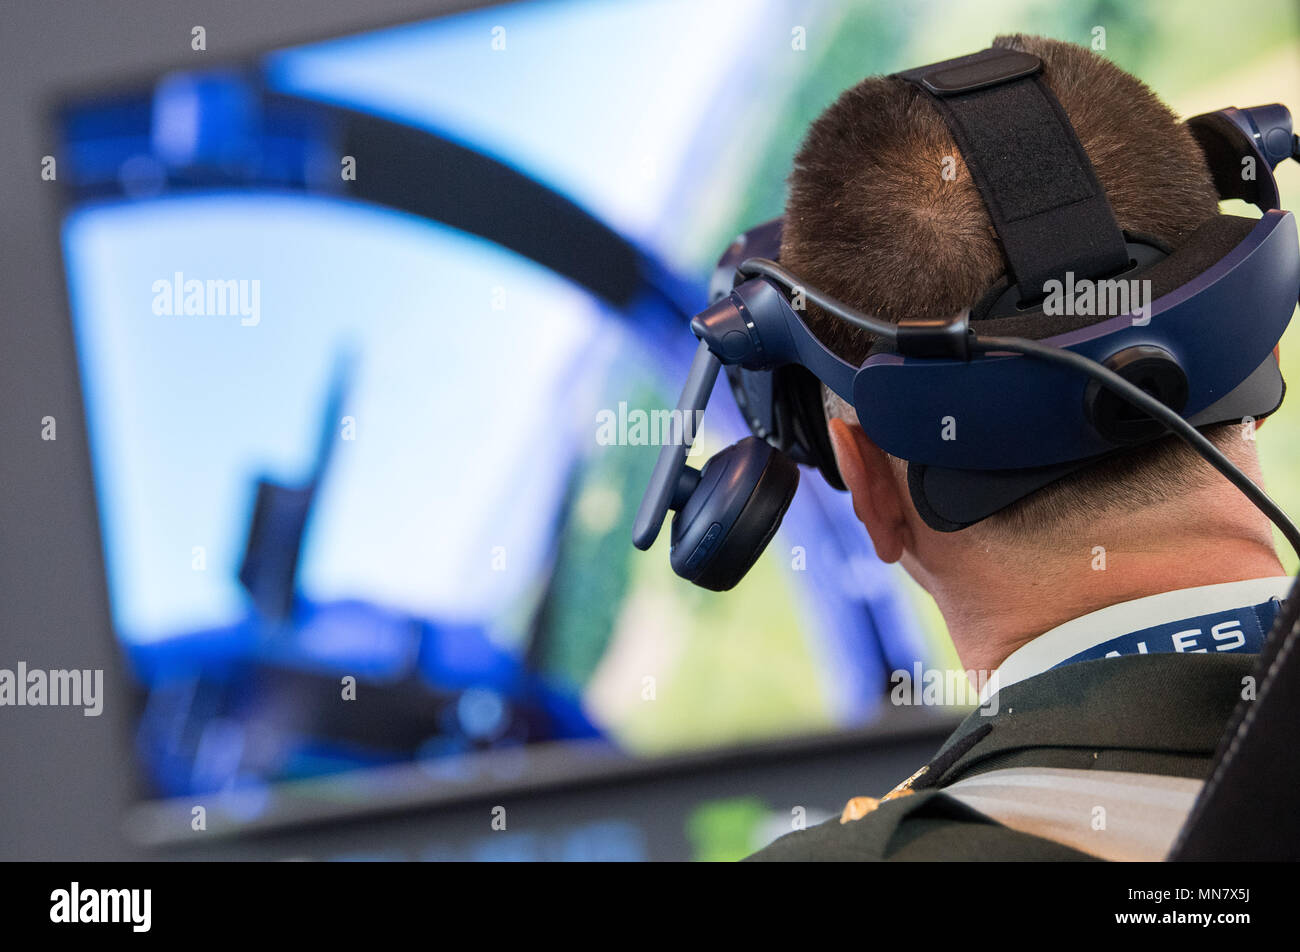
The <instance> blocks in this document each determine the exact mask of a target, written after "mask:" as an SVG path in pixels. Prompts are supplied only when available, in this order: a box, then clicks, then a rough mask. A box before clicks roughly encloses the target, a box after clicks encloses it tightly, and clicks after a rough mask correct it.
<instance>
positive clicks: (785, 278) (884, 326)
mask: <svg viewBox="0 0 1300 952" xmlns="http://www.w3.org/2000/svg"><path fill="white" fill-rule="evenodd" d="M736 270H737V271H739V272H740V273H741V274H742V275H744V276H745V277H747V278H752V277H754V276H755V275H759V274H761V275H762V276H763V277H765V278H771V279H772V280H773V281H776V282H777V283H778V284H780V285H782V286H783V287H784V288H785V289H786V290H787V291H793V290H794V289H795V288H798V289H800V290H801V291H803V296H804V297H806V298H807V299H808V300H810V301H812V302H813V303H814V304H816V305H817V306H818V307H820V308H822V309H824V310H826V311H829V312H830V313H831V314H834V315H835V316H836V317H838V318H840V319H841V320H844V321H848V322H849V323H850V324H854V325H856V326H857V327H860V328H862V329H863V330H864V331H867V332H868V333H871V334H875V335H877V336H879V337H883V338H885V340H889V341H893V340H897V339H898V325H897V324H894V323H893V322H891V321H886V320H884V319H883V318H879V317H871V316H870V315H868V314H863V313H862V312H861V311H859V310H856V309H855V308H852V307H849V305H847V304H845V303H843V302H841V301H837V300H835V298H833V297H831V296H830V295H829V294H827V293H826V292H825V291H818V290H817V289H816V288H814V287H811V286H809V285H807V284H804V283H803V282H802V281H800V280H799V279H798V278H797V277H795V275H794V274H793V273H791V272H789V271H787V270H785V268H783V267H781V266H780V265H779V264H777V263H776V262H775V261H773V260H772V259H770V258H746V259H745V260H744V261H742V262H741V263H740V266H739V267H737V268H736Z"/></svg>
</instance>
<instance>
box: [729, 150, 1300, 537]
mask: <svg viewBox="0 0 1300 952" xmlns="http://www.w3.org/2000/svg"><path fill="white" fill-rule="evenodd" d="M1297 141H1298V142H1300V139H1298V140H1297ZM736 270H737V271H738V272H740V274H742V275H744V276H746V277H753V276H754V275H762V276H764V277H767V278H771V279H772V280H774V281H776V282H777V283H779V284H781V285H782V286H783V287H785V288H786V290H788V291H793V290H794V289H795V288H800V289H802V291H803V294H804V296H805V297H806V298H807V299H808V300H810V301H812V302H813V303H814V304H816V305H817V306H818V307H820V308H822V309H823V310H825V311H827V312H828V313H830V314H833V315H835V316H836V317H838V318H840V319H841V320H843V321H847V322H848V323H850V324H853V325H854V326H856V327H860V328H862V329H863V330H864V331H867V332H868V333H871V334H876V335H878V336H880V337H883V338H885V339H887V340H890V341H897V340H898V326H897V325H896V324H893V323H891V322H889V321H885V320H882V319H881V318H878V317H870V316H868V315H866V314H863V313H862V312H861V311H858V310H856V309H855V308H852V307H850V306H849V305H847V304H844V303H843V302H841V301H837V300H836V299H835V298H833V297H831V296H830V295H828V294H826V293H825V292H823V291H819V290H817V289H816V288H814V287H810V286H809V285H807V284H804V283H803V282H801V281H800V280H799V278H798V277H796V276H795V275H794V274H793V273H792V272H790V271H787V270H786V269H785V268H783V267H781V266H780V265H779V264H777V263H776V262H775V261H772V260H771V259H769V258H746V259H745V260H744V261H742V262H741V263H740V266H739V267H738V268H737V269H736ZM998 351H1001V352H1005V353H1013V354H1023V355H1025V356H1026V357H1037V358H1039V359H1040V360H1046V361H1049V362H1051V363H1055V364H1060V365H1062V366H1065V367H1070V368H1072V369H1074V370H1078V371H1080V372H1082V373H1084V374H1087V375H1088V376H1089V377H1091V378H1092V379H1093V380H1095V381H1097V382H1098V383H1099V384H1101V385H1102V386H1103V387H1105V388H1106V389H1107V390H1109V391H1111V392H1112V393H1114V394H1115V395H1116V396H1118V397H1120V398H1121V399H1123V400H1126V401H1128V403H1130V404H1132V405H1133V406H1134V407H1136V408H1137V409H1139V410H1141V411H1143V412H1144V413H1146V414H1147V415H1148V416H1150V417H1153V418H1154V419H1156V420H1158V421H1159V422H1161V423H1163V424H1164V425H1165V427H1166V428H1167V429H1169V430H1170V431H1172V432H1173V433H1174V435H1175V436H1177V437H1178V438H1179V439H1181V440H1182V441H1183V442H1185V443H1186V444H1187V445H1188V446H1190V447H1191V448H1192V449H1194V450H1195V451H1196V452H1197V453H1199V454H1200V455H1201V457H1202V458H1204V459H1205V461H1206V462H1207V463H1209V464H1210V465H1211V466H1213V467H1214V468H1215V469H1217V470H1218V471H1219V472H1220V473H1222V474H1223V475H1224V477H1225V478H1226V479H1227V480H1228V482H1230V483H1232V485H1234V486H1236V487H1237V488H1238V489H1239V490H1241V492H1242V493H1243V494H1244V495H1245V496H1246V498H1247V499H1249V500H1250V501H1251V502H1252V503H1254V505H1255V507H1256V508H1257V509H1259V511H1260V512H1262V513H1263V514H1264V515H1266V516H1267V517H1268V518H1269V521H1271V522H1272V523H1273V524H1274V525H1275V526H1277V527H1278V529H1279V530H1280V531H1281V533H1282V535H1283V536H1285V537H1286V541H1287V542H1289V543H1290V544H1291V548H1293V549H1295V551H1296V554H1297V555H1300V528H1297V527H1296V524H1295V523H1294V522H1292V521H1291V520H1290V519H1289V518H1288V517H1287V514H1286V513H1285V512H1283V511H1282V509H1281V507H1279V506H1278V504H1277V503H1275V502H1274V501H1273V500H1272V499H1270V498H1269V495H1268V493H1266V492H1264V490H1263V489H1261V488H1260V487H1259V486H1257V485H1256V484H1255V482H1254V481H1253V480H1252V479H1251V478H1250V477H1249V476H1247V475H1246V474H1245V473H1243V472H1242V471H1241V470H1240V469H1239V468H1238V467H1237V465H1236V464H1235V463H1233V462H1232V460H1230V459H1228V457H1227V456H1225V455H1224V454H1223V452H1222V451H1221V450H1220V449H1219V448H1218V447H1217V446H1215V445H1214V444H1213V443H1211V442H1210V441H1209V440H1207V439H1206V438H1205V437H1204V436H1203V435H1202V434H1201V433H1200V431H1199V430H1197V429H1196V427H1194V426H1192V425H1191V424H1190V423H1188V422H1187V421H1186V420H1184V419H1183V418H1182V417H1181V416H1179V415H1178V413H1177V412H1176V411H1174V410H1171V409H1170V408H1169V407H1167V406H1165V405H1164V404H1163V403H1161V402H1160V401H1159V400H1157V399H1156V398H1155V397H1153V396H1151V394H1149V393H1147V392H1146V391H1145V390H1143V389H1142V388H1141V387H1138V386H1136V385H1134V384H1132V383H1130V382H1129V381H1127V380H1125V379H1124V378H1123V377H1121V376H1120V375H1119V374H1117V373H1115V372H1114V371H1113V370H1111V369H1110V368H1109V367H1105V366H1102V365H1101V364H1099V363H1097V361H1095V360H1091V359H1090V358H1088V357H1084V356H1083V355H1082V354H1076V353H1074V352H1073V351H1070V350H1065V349H1064V348H1061V347H1053V346H1052V345H1051V344H1044V343H1042V342H1041V341H1036V340H1029V339H1028V338H1025V337H978V336H976V335H974V334H972V335H971V340H970V353H971V354H972V355H974V354H989V353H993V352H998Z"/></svg>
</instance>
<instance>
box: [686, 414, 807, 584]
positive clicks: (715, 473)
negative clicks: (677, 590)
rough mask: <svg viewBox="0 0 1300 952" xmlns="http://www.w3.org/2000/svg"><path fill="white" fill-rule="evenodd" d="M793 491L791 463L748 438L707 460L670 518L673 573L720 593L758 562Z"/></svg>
mask: <svg viewBox="0 0 1300 952" xmlns="http://www.w3.org/2000/svg"><path fill="white" fill-rule="evenodd" d="M798 486H799V467H798V466H796V465H795V462H794V460H792V459H790V457H788V456H786V455H785V454H784V453H782V452H780V451H779V450H776V449H774V448H773V447H772V446H770V445H769V444H768V443H767V442H765V441H764V440H760V439H759V438H758V437H755V436H750V437H746V438H745V439H743V440H741V441H740V442H739V443H735V444H733V445H732V446H729V447H727V448H726V449H725V450H723V451H722V452H721V453H718V454H717V455H716V456H714V457H712V458H711V459H710V460H709V461H708V462H707V463H705V464H704V469H703V470H701V471H700V479H699V483H698V484H697V485H696V487H695V490H694V491H693V492H692V493H691V496H690V498H689V499H688V500H687V501H686V504H685V505H683V506H682V507H681V509H680V510H678V512H677V514H676V515H674V516H673V525H672V548H671V550H670V553H669V559H670V561H671V562H672V566H673V571H674V572H676V573H677V574H678V575H680V576H681V577H682V578H684V579H686V580H688V581H690V582H694V583H695V584H696V585H699V586H701V587H702V588H707V589H710V590H711V591H715V592H725V591H727V590H728V589H730V588H732V587H733V586H735V584H736V583H737V582H739V581H740V580H741V579H742V578H743V577H744V575H745V573H746V572H748V571H749V570H750V568H751V567H752V566H753V565H754V563H755V562H756V561H758V557H759V556H760V555H762V554H763V550H764V549H765V548H767V544H768V543H769V542H770V541H771V540H772V536H773V535H775V534H776V530H777V528H778V527H779V526H780V525H781V519H782V518H783V517H784V516H785V511H786V510H787V509H788V508H789V507H790V500H792V499H793V498H794V492H795V489H796V488H797V487H798Z"/></svg>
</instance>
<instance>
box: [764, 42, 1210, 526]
mask: <svg viewBox="0 0 1300 952" xmlns="http://www.w3.org/2000/svg"><path fill="white" fill-rule="evenodd" d="M993 45H994V46H998V47H1005V48H1011V49H1017V50H1023V51H1025V52H1029V53H1033V54H1034V55H1036V56H1038V57H1039V58H1040V59H1041V60H1042V61H1043V79H1044V80H1045V82H1046V83H1047V85H1048V86H1049V87H1050V88H1051V89H1052V91H1053V92H1054V93H1055V95H1056V97H1057V99H1058V100H1060V103H1061V106H1062V107H1063V108H1064V109H1065V112H1066V114H1067V115H1068V116H1069V118H1070V122H1071V124H1072V125H1073V126H1074V129H1075V132H1076V134H1077V135H1078V137H1079V141H1080V142H1081V143H1082V145H1083V147H1084V149H1085V150H1086V151H1087V153H1088V157H1089V158H1090V159H1091V161H1092V165H1093V168H1094V169H1095V171H1096V174H1097V179H1098V181H1099V182H1100V183H1101V185H1102V187H1103V188H1104V189H1105V192H1106V196H1107V198H1108V199H1109V201H1110V204H1111V207H1112V208H1113V209H1114V212H1115V216H1116V218H1117V219H1118V220H1119V224H1120V227H1121V228H1123V229H1125V230H1126V231H1129V232H1133V233H1138V234H1142V235H1148V236H1151V237H1154V238H1157V239H1159V240H1161V241H1163V242H1164V243H1165V244H1167V245H1169V246H1171V247H1173V248H1177V247H1179V245H1181V244H1182V243H1183V242H1184V241H1185V240H1186V238H1187V236H1188V235H1189V234H1190V233H1191V232H1192V231H1193V230H1194V229H1195V228H1196V227H1197V226H1198V225H1200V224H1201V223H1202V222H1204V221H1205V219H1206V218H1208V217H1210V216H1212V215H1215V214H1217V213H1218V200H1219V196H1218V193H1217V191H1216V190H1215V188H1214V184H1213V181H1212V180H1211V177H1210V173H1209V170H1208V168H1207V166H1206V163H1205V158H1204V156H1203V155H1202V153H1201V151H1200V148H1199V147H1198V146H1197V144H1196V142H1195V140H1194V139H1193V138H1192V136H1191V134H1190V132H1188V130H1187V128H1186V126H1184V125H1183V124H1182V123H1181V122H1180V121H1179V120H1178V118H1177V116H1175V115H1174V113H1173V112H1172V111H1171V110H1170V109H1169V108H1168V107H1167V106H1165V105H1164V104H1163V103H1162V102H1161V101H1160V100H1159V99H1158V98H1157V97H1156V96H1155V94H1154V93H1153V92H1151V90H1150V89H1148V88H1147V87H1146V86H1145V85H1144V84H1143V83H1142V82H1141V81H1139V80H1138V79H1136V78H1135V77H1133V76H1130V75H1129V74H1128V73H1125V72H1124V71H1123V70H1121V69H1119V68H1118V67H1117V66H1115V65H1114V64H1113V63H1110V62H1109V61H1107V60H1105V59H1103V58H1102V57H1100V56H1098V55H1096V54H1095V53H1093V52H1091V51H1089V50H1086V49H1084V48H1082V47H1079V46H1075V45H1072V44H1069V43H1062V42H1059V41H1057V40H1050V39H1045V38H1042V37H1030V36H1021V35H1016V36H1001V37H998V38H997V39H996V40H994V43H993ZM945 160H947V161H948V168H949V169H953V168H954V163H955V171H956V177H955V179H953V178H952V176H951V175H949V176H946V177H945V176H944V175H941V174H940V173H941V169H942V168H943V166H944V163H945ZM789 184H790V193H789V198H788V201H787V203H786V215H785V228H784V233H783V237H782V246H781V260H782V264H784V265H785V266H786V267H788V268H789V269H790V270H792V271H793V272H794V273H795V274H797V275H799V276H800V277H801V278H803V279H804V280H805V281H807V283H808V284H809V285H811V286H814V287H817V288H819V289H821V290H824V291H826V292H829V293H830V294H831V295H832V296H834V297H837V298H839V299H840V300H843V301H845V302H847V303H849V304H852V305H853V306H855V307H857V308H859V309H861V310H864V311H867V312H869V313H873V314H877V315H879V316H881V317H884V318H886V319H888V320H892V321H898V320H901V319H903V318H905V317H908V318H932V317H945V316H948V315H952V314H955V313H957V312H959V311H960V310H962V309H963V308H968V307H971V306H972V305H974V304H975V303H976V302H977V301H978V300H979V299H980V297H981V296H983V294H984V293H985V292H986V291H987V290H988V289H989V288H990V287H992V285H993V284H994V283H995V282H996V281H997V280H998V278H999V277H1001V276H1002V275H1003V273H1004V271H1005V265H1004V261H1003V258H1002V253H1001V251H1000V249H999V246H998V241H997V235H996V233H995V232H994V230H993V225H992V222H991V221H990V219H989V216H988V212H987V211H986V209H985V207H984V203H983V201H982V199H981V198H980V195H979V192H978V191H977V190H976V188H975V185H974V183H973V182H972V181H971V178H970V175H969V174H968V173H967V172H966V169H965V164H964V162H963V161H962V157H961V153H960V152H959V150H958V149H957V146H956V144H955V143H954V141H953V139H952V136H951V134H950V133H949V131H948V127H947V125H946V124H945V123H944V120H943V119H942V117H941V116H940V114H939V112H938V111H937V109H936V108H935V107H934V105H933V104H932V103H931V102H930V101H929V99H928V97H926V96H925V95H924V94H923V93H921V92H920V91H919V90H917V89H916V88H915V87H914V86H912V85H910V84H908V83H905V82H903V81H902V80H899V79H894V78H890V77H872V78H870V79H866V80H864V81H863V82H861V83H859V84H858V85H857V86H854V87H853V88H852V89H849V90H847V91H846V92H845V93H843V94H842V95H841V96H840V97H839V99H837V100H836V101H835V103H833V104H832V105H831V106H830V108H828V109H827V110H826V111H825V112H824V113H822V115H821V116H820V117H819V118H818V119H817V120H816V121H815V122H814V123H813V124H812V127H811V128H810V129H809V131H808V135H807V137H806V138H805V140H804V143H803V145H802V147H801V148H800V150H799V153H798V155H797V156H796V158H795V165H794V171H793V172H792V173H791V175H790V182H789ZM808 320H809V323H810V326H811V327H812V328H813V330H814V331H815V332H816V333H817V335H818V336H819V337H820V338H821V339H822V341H823V342H824V343H825V344H826V345H827V346H828V347H830V348H831V349H832V350H834V351H835V352H836V353H838V354H840V355H841V356H842V357H844V358H845V359H847V360H850V361H853V362H854V363H859V362H861V361H862V360H863V359H865V357H866V354H867V351H868V349H869V347H870V343H871V342H870V340H869V338H867V336H866V335H864V334H863V333H862V332H861V331H858V330H856V329H854V328H853V327H851V326H850V325H848V324H845V323H844V322H842V321H838V320H836V319H834V318H831V317H829V316H827V315H825V314H823V313H821V312H819V311H818V310H817V309H816V308H815V307H814V306H812V305H809V307H808ZM1232 429H1233V428H1232V427H1231V426H1221V427H1215V428H1211V429H1210V430H1209V431H1207V433H1208V434H1210V435H1211V436H1212V438H1213V439H1214V440H1215V442H1216V443H1219V444H1220V445H1223V444H1225V443H1226V442H1228V441H1229V438H1230V433H1229V432H1228V431H1230V430H1232ZM1198 462H1199V457H1197V456H1196V455H1195V454H1194V453H1193V452H1192V451H1191V450H1189V449H1188V448H1187V447H1185V446H1184V445H1183V444H1182V443H1181V441H1178V440H1177V439H1174V438H1166V439H1164V440H1161V441H1159V442H1157V443H1153V444H1150V445H1147V446H1144V447H1141V448H1139V449H1135V450H1131V451H1128V452H1126V453H1123V454H1120V455H1119V456H1116V457H1112V458H1109V459H1108V460H1106V461H1105V462H1102V463H1099V464H1097V465H1095V466H1092V467H1089V468H1088V469H1086V470H1083V471H1081V472H1079V473H1076V474H1074V475H1072V476H1069V477H1066V478H1065V479H1062V480H1060V481H1058V482H1056V483H1054V484H1052V485H1051V486H1048V487H1046V488H1044V489H1042V490H1040V491H1039V492H1037V493H1035V494H1034V495H1032V496H1029V497H1027V498H1026V499H1024V500H1021V501H1020V502H1018V503H1016V504H1014V505H1012V506H1010V507H1008V508H1007V509H1004V510H1002V512H1000V513H997V514H995V515H994V516H993V517H991V518H990V519H989V520H988V523H989V525H990V526H991V527H992V526H999V527H1003V528H1011V529H1013V530H1017V531H1016V534H1017V535H1021V534H1023V532H1028V531H1032V532H1036V533H1041V532H1042V529H1043V527H1044V525H1045V524H1052V523H1056V522H1059V521H1060V520H1061V519H1062V518H1066V517H1069V516H1071V515H1077V514H1079V513H1083V512H1086V513H1091V514H1093V515H1096V514H1097V513H1098V511H1099V510H1102V509H1119V508H1121V507H1123V508H1129V507H1133V506H1141V505H1150V504H1152V503H1154V502H1159V501H1162V500H1164V499H1167V498H1171V497H1172V495H1174V494H1176V493H1177V492H1179V491H1180V490H1182V489H1185V488H1187V486H1188V485H1189V481H1193V480H1200V479H1202V478H1209V477H1210V476H1211V475H1212V471H1210V470H1209V469H1208V467H1204V466H1198V465H1197V464H1198Z"/></svg>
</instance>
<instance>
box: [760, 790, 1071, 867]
mask: <svg viewBox="0 0 1300 952" xmlns="http://www.w3.org/2000/svg"><path fill="white" fill-rule="evenodd" d="M1093 859H1095V857H1093V856H1089V855H1088V854H1086V853H1081V852H1079V851H1078V850H1074V849H1071V848H1070V847H1068V846H1063V845H1062V844H1060V843H1055V842H1053V841H1051V840H1045V839H1042V838H1041V837H1037V836H1031V835H1029V834H1026V833H1021V832H1018V831H1016V830H1013V829H1010V828H1008V827H1005V826H1002V825H1001V824H999V823H997V822H995V821H993V820H991V819H989V818H988V817H986V816H984V815H983V814H982V813H978V812H976V811H975V810H972V809H971V808H970V807H967V806H965V805H964V804H962V803H961V802H959V801H957V800H955V799H953V798H952V797H949V796H947V795H946V794H944V793H943V791H941V790H923V791H920V792H918V793H914V794H912V795H910V796H905V797H899V798H897V799H894V800H886V801H883V802H881V803H880V805H879V807H877V808H876V809H874V810H873V811H871V812H870V813H867V814H866V815H865V816H862V817H859V818H858V819H856V820H842V819H841V818H836V819H832V820H828V821H827V822H825V823H822V824H819V825H818V826H814V827H810V828H809V829H807V830H800V831H797V832H794V833H787V834H786V835H785V836H783V837H781V838H780V839H778V840H776V841H775V842H773V843H772V844H770V845H769V846H767V847H765V848H764V849H761V850H759V851H758V852H757V853H755V854H754V855H753V856H750V857H748V860H747V861H752V862H807V861H823V862H885V861H890V862H909V861H910V862H916V861H934V860H944V861H948V862H969V861H976V860H980V861H987V860H1028V861H1070V860H1074V861H1080V860H1093Z"/></svg>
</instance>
